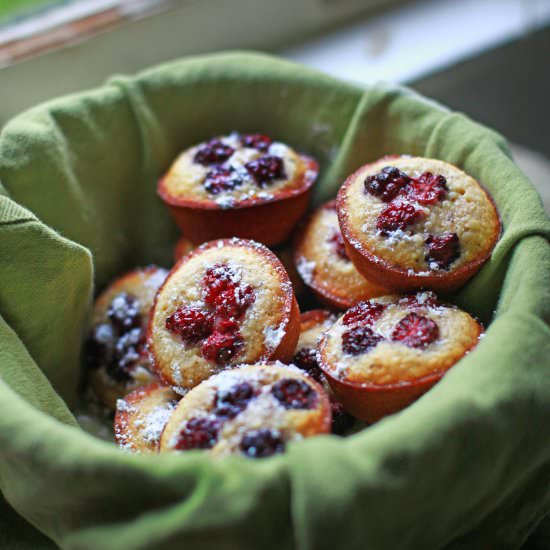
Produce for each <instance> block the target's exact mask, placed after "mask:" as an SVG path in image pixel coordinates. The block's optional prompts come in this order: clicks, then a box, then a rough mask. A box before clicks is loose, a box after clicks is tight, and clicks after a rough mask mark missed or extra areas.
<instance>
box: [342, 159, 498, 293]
mask: <svg viewBox="0 0 550 550" xmlns="http://www.w3.org/2000/svg"><path fill="white" fill-rule="evenodd" d="M337 210H338V218H339V221H340V227H341V230H342V235H343V237H344V242H345V246H346V251H347V253H348V255H349V257H350V258H351V260H352V262H353V263H354V264H355V266H356V267H357V269H358V270H359V271H360V272H361V273H362V274H363V275H364V276H365V277H367V278H368V279H369V280H372V281H374V282H376V283H378V284H381V285H384V286H386V287H388V288H392V289H401V290H411V289H418V288H431V289H434V290H439V291H449V290H452V289H455V288H458V287H459V286H461V285H462V284H464V283H465V282H466V281H467V280H468V279H469V278H470V277H472V276H473V275H474V274H475V273H476V271H477V270H478V269H479V268H480V267H481V265H482V264H483V263H484V262H485V261H487V259H488V258H489V256H490V255H491V252H492V250H493V248H494V246H495V244H496V242H497V240H498V238H499V235H500V220H499V216H498V213H497V211H496V208H495V205H494V203H493V201H492V199H491V197H490V196H489V194H488V193H487V191H486V190H485V189H484V188H483V187H482V186H481V185H480V184H479V183H478V182H477V181H476V180H475V179H474V178H472V177H471V176H469V175H468V174H466V173H465V172H463V171H462V170H460V169H459V168H457V167H456V166H453V165H452V164H449V163H447V162H443V161H441V160H435V159H429V158H421V157H409V156H402V157H387V158H383V159H381V160H379V161H377V162H374V163H372V164H367V165H365V166H363V167H361V168H360V169H359V170H357V171H356V172H355V173H354V174H352V175H351V176H350V177H349V178H348V179H347V180H346V181H345V183H344V185H343V186H342V187H341V188H340V191H339V192H338V198H337Z"/></svg>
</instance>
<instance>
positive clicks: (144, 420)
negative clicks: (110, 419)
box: [115, 383, 180, 453]
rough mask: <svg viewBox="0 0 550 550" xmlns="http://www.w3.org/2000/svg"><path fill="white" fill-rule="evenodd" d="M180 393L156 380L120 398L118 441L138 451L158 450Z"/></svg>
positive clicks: (117, 422) (116, 426)
mask: <svg viewBox="0 0 550 550" xmlns="http://www.w3.org/2000/svg"><path fill="white" fill-rule="evenodd" d="M179 399H180V396H179V395H177V394H175V393H174V392H173V391H172V389H171V388H169V387H168V386H162V385H161V384H158V383H153V384H150V385H148V386H144V387H142V388H138V389H137V390H134V391H133V392H131V393H129V394H128V395H127V396H126V397H124V398H122V399H119V400H118V401H117V408H116V413H115V440H116V442H117V444H118V445H119V447H121V448H122V449H124V450H126V451H132V452H136V453H156V452H158V447H159V443H160V436H161V434H162V430H164V426H166V423H167V422H168V419H169V418H170V416H171V415H172V413H173V412H174V409H175V408H176V405H177V404H178V402H179Z"/></svg>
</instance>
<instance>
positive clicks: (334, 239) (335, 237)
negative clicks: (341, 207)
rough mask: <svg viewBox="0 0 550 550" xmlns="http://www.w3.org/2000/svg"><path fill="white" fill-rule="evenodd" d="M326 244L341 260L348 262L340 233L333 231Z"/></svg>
mask: <svg viewBox="0 0 550 550" xmlns="http://www.w3.org/2000/svg"><path fill="white" fill-rule="evenodd" d="M328 242H329V243H331V244H332V245H333V246H334V251H335V252H336V254H337V255H338V256H339V257H340V258H341V259H342V260H344V261H346V262H349V261H350V259H349V257H348V253H347V252H346V247H345V245H344V237H342V233H340V231H335V232H334V233H333V234H332V236H331V237H330V239H329V240H328Z"/></svg>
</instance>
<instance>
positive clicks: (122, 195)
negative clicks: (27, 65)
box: [0, 53, 550, 550]
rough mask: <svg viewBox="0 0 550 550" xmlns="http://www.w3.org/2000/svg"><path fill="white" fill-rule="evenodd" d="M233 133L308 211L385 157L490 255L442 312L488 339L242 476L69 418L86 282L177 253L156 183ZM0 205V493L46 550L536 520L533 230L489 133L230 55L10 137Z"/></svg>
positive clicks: (504, 544) (220, 543) (0, 166)
mask: <svg viewBox="0 0 550 550" xmlns="http://www.w3.org/2000/svg"><path fill="white" fill-rule="evenodd" d="M232 129H238V130H241V131H252V130H260V131H265V132H266V133H269V134H271V135H273V136H274V137H275V138H277V139H279V140H282V141H286V142H288V143H290V144H292V145H293V146H294V147H296V148H297V149H298V150H300V151H304V152H307V153H308V154H310V155H312V156H314V157H316V158H318V159H319V160H320V162H321V167H322V176H321V179H320V181H319V183H318V185H317V187H316V190H315V200H316V202H320V201H322V200H325V199H326V198H328V197H330V196H332V195H334V193H335V191H336V189H337V188H338V186H339V185H340V183H341V182H342V181H343V179H344V178H345V177H346V175H347V174H349V173H350V172H351V171H352V170H354V169H355V168H357V167H358V166H360V165H361V164H364V163H365V162H368V161H372V160H375V159H377V158H378V157H380V156H382V155H385V154H392V153H393V154H400V153H408V154H418V155H423V156H431V157H436V158H441V159H444V160H447V161H449V162H452V163H454V164H456V165H458V166H460V167H462V168H463V169H464V170H466V171H467V172H469V173H470V174H471V175H473V176H474V177H475V178H477V179H479V180H480V181H481V182H482V183H483V184H484V185H485V186H486V187H487V188H488V189H489V190H490V192H491V193H492V195H493V197H494V199H495V201H496V203H497V206H498V208H499V211H500V214H501V216H502V221H503V225H504V233H503V236H502V238H501V240H500V242H499V243H498V245H497V247H496V249H495V251H494V254H493V256H492V258H491V260H490V261H489V262H488V263H487V264H486V265H485V266H484V267H483V269H482V271H481V272H480V273H479V274H478V275H477V276H476V277H475V278H474V279H473V280H472V281H471V282H470V283H469V284H468V285H467V286H466V287H465V288H464V289H462V290H461V291H460V292H459V294H458V295H457V296H456V297H455V298H456V302H457V303H458V304H460V305H461V306H462V307H464V308H466V309H467V310H468V311H470V312H471V313H473V314H475V315H477V316H478V317H479V318H480V319H482V320H483V321H484V322H485V323H486V324H487V325H488V330H487V334H486V336H485V337H484V338H483V340H482V341H481V343H480V344H479V346H478V347H477V348H476V350H475V351H474V352H473V353H471V354H469V355H468V356H467V357H466V358H465V359H463V360H462V361H461V362H460V363H459V364H458V365H457V366H456V367H454V368H453V369H452V370H451V371H450V372H449V374H448V375H447V376H445V378H444V379H443V380H442V381H441V382H440V383H439V384H438V385H437V386H436V387H435V388H434V389H433V390H431V391H430V392H429V393H428V394H426V395H425V396H424V397H422V398H421V399H420V400H419V401H418V402H416V403H415V404H414V405H412V406H411V407H409V408H408V409H406V410H405V411H403V412H401V413H399V414H396V415H394V416H392V417H389V418H386V419H385V420H383V421H381V422H379V423H378V424H376V425H375V426H373V427H371V428H368V429H366V430H364V431H362V432H360V433H358V434H356V435H354V436H352V437H349V438H346V439H341V438H338V437H335V436H322V437H318V438H312V439H309V440H306V441H304V442H301V443H298V444H294V445H292V446H291V447H290V449H289V450H288V452H287V453H286V454H285V455H281V456H277V457H273V458H271V459H266V460H261V461H251V460H247V459H245V458H241V457H231V458H228V459H225V460H222V461H220V460H218V461H216V460H214V459H212V458H211V457H210V456H208V455H206V454H203V453H201V452H189V453H186V454H185V455H184V456H170V455H166V456H164V455H163V456H134V455H129V454H126V453H123V452H121V451H119V450H118V449H117V448H116V447H115V446H114V445H112V444H109V443H106V442H104V441H100V440H98V439H95V438H93V437H91V436H90V435H88V434H86V433H84V432H83V431H82V430H81V429H80V428H79V427H78V425H77V423H76V421H75V419H74V417H73V415H72V414H71V412H70V408H69V407H70V405H72V404H73V403H74V402H75V398H76V395H77V380H78V372H79V352H80V345H81V341H82V336H83V334H84V332H85V330H86V323H87V321H88V317H89V308H90V303H91V298H92V289H93V282H94V283H95V285H96V287H98V288H100V287H101V286H103V285H104V284H106V282H107V281H108V280H109V279H110V278H112V277H113V276H115V275H116V274H117V273H119V272H121V271H123V270H124V269H127V268H130V267H133V266H135V265H146V264H149V263H159V264H162V265H166V266H169V265H170V257H171V249H172V246H173V244H174V242H175V239H176V237H177V231H176V229H175V226H174V224H173V222H172V221H171V219H170V217H169V215H168V213H167V211H166V209H165V207H164V205H163V204H162V203H161V201H160V200H159V199H158V198H157V196H156V180H157V178H158V177H159V175H160V174H162V173H163V171H164V170H165V169H166V168H167V167H168V165H169V164H170V162H171V160H172V159H173V158H174V156H175V155H176V154H177V153H178V151H180V150H181V149H183V148H184V147H187V146H189V145H191V144H194V143H196V142H198V141H200V140H202V139H205V138H208V137H209V136H211V135H214V134H219V133H223V132H226V131H230V130H232ZM0 183H1V184H2V186H3V188H4V193H3V194H2V193H0V315H1V317H0V489H1V491H2V494H3V495H4V497H5V499H6V500H7V501H8V502H9V503H10V505H11V506H13V508H14V509H15V510H16V511H17V512H19V513H20V514H21V515H22V516H23V517H25V518H26V519H27V520H28V521H29V522H30V523H31V524H33V525H34V526H35V527H37V528H38V529H39V530H40V531H42V532H43V533H45V534H46V535H47V536H48V537H50V538H51V539H53V540H54V541H55V542H56V543H57V544H59V545H60V546H61V547H62V548H68V549H94V550H98V549H105V550H107V549H119V548H124V549H149V548H152V549H153V548H154V549H158V548H201V549H203V548H224V549H233V548H234V549H238V550H242V549H245V548H254V549H255V548H266V549H267V548H299V549H312V548H326V549H334V548H347V549H354V548H362V549H363V548H369V549H378V548H380V549H387V548H415V549H416V548H422V549H423V550H426V549H431V548H441V547H445V546H449V547H451V548H465V547H467V548H480V549H486V548H516V547H518V546H519V545H520V544H521V543H522V541H523V540H524V539H525V537H526V535H527V534H528V533H529V531H530V530H531V529H532V528H533V527H534V526H535V525H536V524H537V522H539V521H540V520H541V519H542V517H543V516H544V515H545V513H547V512H548V510H549V509H550V437H549V435H550V434H549V423H550V422H549V421H550V376H549V368H550V329H549V326H548V324H547V323H548V321H550V245H549V243H548V238H549V236H550V221H549V220H548V218H547V217H546V215H545V214H544V211H543V208H542V206H541V202H540V199H539V197H538V195H537V193H536V191H535V190H534V188H533V187H532V186H531V185H530V184H529V182H528V181H527V180H526V178H525V177H524V176H523V175H522V173H521V172H520V171H519V170H518V168H517V167H516V166H515V165H514V163H513V162H512V160H511V159H510V155H509V151H508V149H507V146H506V144H505V142H504V141H503V139H502V138H501V137H500V136H498V135H497V134H495V133H494V132H492V131H490V130H488V129H486V128H484V127H482V126H480V125H478V124H475V123H474V122H472V121H470V120H469V119H468V118H467V117H465V116H462V115H460V114H457V113H451V112H449V111H447V110H446V109H444V108H442V107H441V106H439V105H437V104H435V103H433V102H430V101H427V100H425V99H423V98H421V97H419V96H417V95H416V94H414V93H412V92H411V91H409V90H406V89H402V88H395V87H389V86H378V87H373V88H369V89H366V90H363V89H360V88H358V87H355V86H352V85H349V84H345V83H342V82H339V81H337V80H334V79H332V78H329V77H327V76H324V75H321V74H319V73H316V72H314V71H311V70H309V69H306V68H304V67H301V66H297V65H294V64H292V63H289V62H286V61H281V60H278V59H275V58H272V57H268V56H263V55H256V54H247V53H231V54H223V55H214V56H205V57H197V58H193V59H187V60H182V61H177V62H173V63H169V64H166V65H163V66H160V67H158V68H155V69H152V70H149V71H146V72H144V73H142V74H140V75H138V76H137V77H133V78H127V77H117V78H114V79H112V80H110V81H109V82H108V83H107V84H106V85H105V86H103V87H101V88H99V89H97V90H93V91H90V92H85V93H81V94H76V95H73V96H70V97H65V98H62V99H59V100H56V101H52V102H50V103H47V104H45V105H42V106H39V107H37V108H35V109H33V110H31V111H29V112H27V113H24V114H22V115H20V116H19V117H17V118H15V119H14V120H13V121H11V122H10V123H9V124H8V125H7V126H6V127H5V129H4V130H3V132H2V134H1V135H0ZM0 540H1V539H0Z"/></svg>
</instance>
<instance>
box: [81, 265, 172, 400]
mask: <svg viewBox="0 0 550 550" xmlns="http://www.w3.org/2000/svg"><path fill="white" fill-rule="evenodd" d="M167 274H168V271H166V270H165V269H161V268H158V267H154V266H151V267H146V268H143V269H135V270H133V271H130V272H128V273H126V274H125V275H123V276H121V277H119V278H117V279H116V280H115V281H114V282H113V283H111V285H110V286H109V287H108V288H107V289H105V290H104V291H103V293H102V294H101V295H100V296H99V297H98V298H97V300H96V302H95V305H94V309H93V313H92V329H91V331H90V334H89V336H88V340H87V342H86V347H85V363H86V375H87V384H88V385H89V387H90V388H91V390H92V392H93V394H94V396H95V397H97V398H98V399H99V401H100V402H101V403H102V404H103V405H105V406H106V407H108V408H109V409H112V410H114V409H115V406H116V401H117V399H119V398H120V397H123V396H124V395H126V394H127V393H129V392H131V391H133V390H134V389H136V388H138V387H140V386H144V385H146V384H149V383H151V382H152V381H154V380H155V378H156V377H155V376H154V375H153V374H152V373H151V371H150V366H151V365H150V362H149V358H148V355H147V353H146V349H145V340H146V338H145V337H146V331H147V325H148V323H149V314H150V311H151V307H152V305H153V301H154V298H155V294H156V292H157V290H158V288H159V287H160V285H161V284H162V283H163V282H164V279H165V278H166V276H167Z"/></svg>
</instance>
